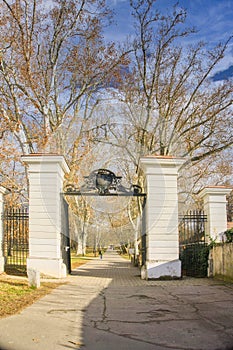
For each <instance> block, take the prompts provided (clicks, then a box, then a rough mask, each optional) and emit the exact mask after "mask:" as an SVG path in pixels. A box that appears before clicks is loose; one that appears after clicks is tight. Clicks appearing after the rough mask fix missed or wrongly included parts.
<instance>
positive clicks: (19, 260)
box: [3, 207, 29, 274]
mask: <svg viewBox="0 0 233 350" xmlns="http://www.w3.org/2000/svg"><path fill="white" fill-rule="evenodd" d="M3 227H4V236H3V254H4V257H5V271H6V272H8V273H17V274H24V273H26V264H27V257H28V252H29V244H28V232H29V215H28V208H12V207H10V208H5V210H4V214H3Z"/></svg>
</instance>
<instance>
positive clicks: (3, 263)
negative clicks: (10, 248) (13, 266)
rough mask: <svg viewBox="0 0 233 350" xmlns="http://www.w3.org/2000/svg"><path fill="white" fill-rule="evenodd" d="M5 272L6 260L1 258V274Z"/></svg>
mask: <svg viewBox="0 0 233 350" xmlns="http://www.w3.org/2000/svg"><path fill="white" fill-rule="evenodd" d="M4 270H5V258H4V256H0V273H3V272H4Z"/></svg>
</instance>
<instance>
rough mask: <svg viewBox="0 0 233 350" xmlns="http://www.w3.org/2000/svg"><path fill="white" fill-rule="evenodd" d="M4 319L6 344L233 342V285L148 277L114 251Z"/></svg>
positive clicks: (89, 349) (106, 349)
mask: <svg viewBox="0 0 233 350" xmlns="http://www.w3.org/2000/svg"><path fill="white" fill-rule="evenodd" d="M66 280H67V282H68V283H66V284H64V285H61V286H60V287H58V288H57V289H55V290H54V291H53V292H52V293H51V294H49V295H47V296H45V297H44V298H42V299H41V300H39V301H37V302H36V303H34V304H33V305H32V306H30V307H28V308H26V309H25V310H23V311H22V312H21V313H20V314H18V315H14V316H11V317H7V318H4V319H1V320H0V332H1V333H0V349H1V350H34V349H35V350H61V349H63V350H65V349H81V350H119V349H120V350H121V349H122V350H169V349H173V350H233V327H232V325H233V285H232V284H227V283H224V282H220V281H215V280H212V279H192V278H183V279H181V280H176V281H144V280H141V279H140V271H139V269H138V268H136V267H133V266H132V265H131V263H130V262H129V261H127V260H125V259H123V258H122V257H121V256H119V255H118V254H117V253H116V252H115V251H107V252H106V253H105V254H104V255H103V259H102V260H101V259H99V258H96V259H94V260H91V261H89V262H88V263H87V264H85V265H82V266H80V267H79V268H77V269H76V270H75V271H73V272H72V275H71V276H69V277H68V278H67V279H66Z"/></svg>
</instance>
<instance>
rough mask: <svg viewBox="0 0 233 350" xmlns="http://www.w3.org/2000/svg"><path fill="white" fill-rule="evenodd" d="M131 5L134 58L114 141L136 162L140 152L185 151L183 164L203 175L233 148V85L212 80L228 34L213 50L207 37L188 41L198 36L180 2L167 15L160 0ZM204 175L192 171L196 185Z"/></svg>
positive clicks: (123, 90)
mask: <svg viewBox="0 0 233 350" xmlns="http://www.w3.org/2000/svg"><path fill="white" fill-rule="evenodd" d="M130 4H131V8H132V11H133V16H134V20H135V38H134V40H133V55H132V56H131V57H132V61H131V66H130V67H131V68H130V70H129V71H127V72H124V79H123V78H122V84H121V86H120V88H119V92H118V96H119V99H120V101H121V106H122V107H121V113H122V114H124V115H125V130H124V131H123V132H122V134H123V135H124V137H123V138H124V140H123V138H120V137H119V134H120V132H118V134H117V132H116V131H115V130H114V132H111V130H110V131H109V133H111V135H112V136H113V138H114V135H116V134H117V138H115V142H114V141H112V140H111V143H112V144H113V145H115V146H116V147H122V144H123V148H124V151H127V152H128V156H129V157H130V158H131V160H132V161H133V162H134V163H135V166H136V167H137V165H138V160H139V158H140V156H142V155H150V154H154V155H163V156H168V155H172V156H182V157H186V159H187V162H186V164H185V166H186V167H187V166H189V167H190V165H191V166H192V167H193V166H194V165H195V166H196V167H199V168H202V167H205V168H206V173H205V174H204V173H203V174H202V175H203V176H204V175H206V174H208V175H209V174H210V169H211V167H212V172H213V167H214V164H216V157H217V155H220V154H224V152H225V150H227V149H229V148H230V147H232V145H233V132H232V131H233V118H232V101H233V100H232V97H233V95H232V92H233V82H232V80H228V81H222V82H218V83H216V82H213V81H212V80H211V76H212V75H213V74H214V69H215V68H216V67H217V65H218V63H219V62H220V61H221V59H222V58H223V56H224V53H225V51H226V49H227V47H228V44H229V42H230V40H231V37H230V38H229V39H228V40H227V41H226V42H225V43H220V44H219V45H217V46H216V47H215V48H213V49H211V50H209V49H207V46H206V45H205V44H204V43H202V42H200V43H197V44H193V45H189V46H187V45H183V40H184V39H185V38H186V37H188V36H190V35H193V34H194V33H195V30H194V29H193V28H186V27H185V21H186V16H187V14H186V11H185V10H184V9H181V8H180V7H179V6H177V5H176V6H174V8H173V10H172V11H171V14H166V15H163V14H161V13H159V12H158V11H156V1H155V0H141V1H134V0H131V1H130ZM116 139H117V142H116ZM120 143H121V144H120ZM225 155H226V153H225ZM228 159H230V158H228ZM206 164H208V167H207V166H206ZM197 169H198V168H196V170H197ZM219 169H220V167H219ZM136 171H138V169H137V170H136ZM186 171H187V168H186ZM199 175H200V174H199V173H198V172H197V171H195V170H193V184H195V183H197V182H198V178H199V179H200V176H199Z"/></svg>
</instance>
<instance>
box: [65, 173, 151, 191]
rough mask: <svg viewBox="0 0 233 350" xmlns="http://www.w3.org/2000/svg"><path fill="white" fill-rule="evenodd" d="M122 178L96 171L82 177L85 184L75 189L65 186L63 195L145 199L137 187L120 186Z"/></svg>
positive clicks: (70, 185) (72, 186)
mask: <svg viewBox="0 0 233 350" xmlns="http://www.w3.org/2000/svg"><path fill="white" fill-rule="evenodd" d="M121 180H122V176H116V175H115V174H114V173H113V172H112V171H111V170H108V169H97V170H94V171H92V172H91V173H90V174H89V175H88V176H84V181H85V183H84V184H83V185H82V186H81V187H80V188H77V187H75V186H74V185H72V184H68V185H66V186H65V189H64V191H65V192H64V194H66V195H76V196H81V195H82V196H136V197H146V194H145V193H143V192H142V188H141V186H139V185H135V184H130V185H129V187H125V186H123V185H122V184H121Z"/></svg>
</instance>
